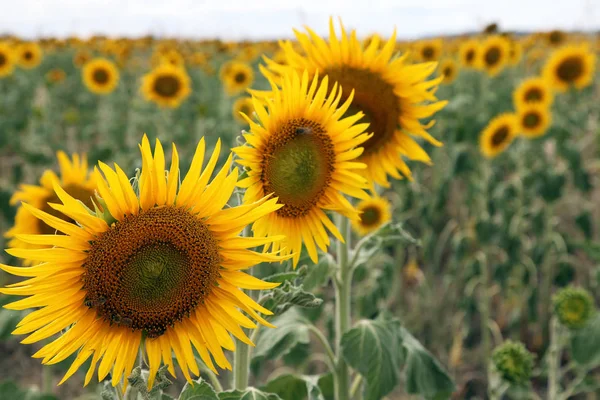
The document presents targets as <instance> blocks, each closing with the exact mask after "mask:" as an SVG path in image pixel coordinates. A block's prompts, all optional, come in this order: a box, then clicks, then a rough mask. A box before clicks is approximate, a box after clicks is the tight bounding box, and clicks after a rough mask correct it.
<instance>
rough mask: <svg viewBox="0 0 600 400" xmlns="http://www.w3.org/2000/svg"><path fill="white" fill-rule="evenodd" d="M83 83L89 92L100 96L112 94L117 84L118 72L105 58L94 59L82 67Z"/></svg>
mask: <svg viewBox="0 0 600 400" xmlns="http://www.w3.org/2000/svg"><path fill="white" fill-rule="evenodd" d="M81 74H82V76H83V83H84V84H85V86H86V87H87V88H88V89H89V91H90V92H92V93H95V94H100V95H107V94H110V93H112V92H113V91H114V90H115V89H116V87H117V85H118V84H119V70H118V69H117V66H116V65H115V63H113V62H112V61H110V60H107V59H106V58H94V59H93V60H91V61H89V62H88V63H87V64H85V65H84V66H83V69H82V71H81Z"/></svg>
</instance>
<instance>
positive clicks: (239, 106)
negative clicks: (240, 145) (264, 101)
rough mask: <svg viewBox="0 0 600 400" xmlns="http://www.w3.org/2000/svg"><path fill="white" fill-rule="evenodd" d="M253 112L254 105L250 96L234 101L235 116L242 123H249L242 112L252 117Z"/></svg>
mask: <svg viewBox="0 0 600 400" xmlns="http://www.w3.org/2000/svg"><path fill="white" fill-rule="evenodd" d="M253 112H254V105H253V104H252V99H251V98H250V97H240V98H239V99H237V100H236V101H235V103H233V118H234V119H235V120H236V121H237V122H239V123H240V124H244V125H246V124H247V122H246V119H245V118H244V116H243V115H241V114H244V115H246V116H250V117H252V113H253Z"/></svg>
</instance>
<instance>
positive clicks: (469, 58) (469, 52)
mask: <svg viewBox="0 0 600 400" xmlns="http://www.w3.org/2000/svg"><path fill="white" fill-rule="evenodd" d="M474 59H475V50H473V49H469V50H467V53H466V54H465V60H467V62H468V63H471V62H472V61H473V60H474Z"/></svg>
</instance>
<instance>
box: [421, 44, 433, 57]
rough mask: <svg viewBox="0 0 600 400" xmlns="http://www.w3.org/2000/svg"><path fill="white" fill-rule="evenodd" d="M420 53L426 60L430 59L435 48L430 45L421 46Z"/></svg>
mask: <svg viewBox="0 0 600 400" xmlns="http://www.w3.org/2000/svg"><path fill="white" fill-rule="evenodd" d="M421 55H422V56H423V59H424V60H426V61H429V60H432V59H433V58H434V56H435V50H434V48H433V47H431V46H425V47H423V50H422V51H421Z"/></svg>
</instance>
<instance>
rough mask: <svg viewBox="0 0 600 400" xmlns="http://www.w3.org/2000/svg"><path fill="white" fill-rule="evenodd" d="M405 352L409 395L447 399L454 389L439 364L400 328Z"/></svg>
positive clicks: (412, 337) (405, 373)
mask: <svg viewBox="0 0 600 400" xmlns="http://www.w3.org/2000/svg"><path fill="white" fill-rule="evenodd" d="M400 336H401V337H402V347H403V349H404V352H405V364H406V366H405V370H404V375H405V378H404V380H405V385H406V392H407V393H409V394H419V395H421V396H423V397H425V398H427V399H448V398H450V395H451V394H452V392H454V390H455V389H456V387H455V386H454V382H452V379H451V378H450V376H448V373H447V372H446V371H445V370H444V368H443V367H442V366H441V365H440V363H439V362H438V361H437V360H436V359H435V358H434V357H433V356H432V355H431V353H429V352H428V351H427V349H425V348H424V347H423V345H421V343H419V341H418V340H417V339H415V337H414V336H413V335H411V334H410V332H408V331H407V330H406V329H404V328H400Z"/></svg>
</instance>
